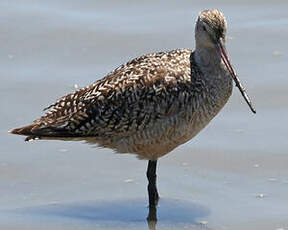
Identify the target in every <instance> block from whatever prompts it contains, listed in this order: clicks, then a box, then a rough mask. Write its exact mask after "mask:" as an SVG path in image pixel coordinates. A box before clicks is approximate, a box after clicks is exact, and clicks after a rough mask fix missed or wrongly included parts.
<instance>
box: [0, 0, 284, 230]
mask: <svg viewBox="0 0 288 230" xmlns="http://www.w3.org/2000/svg"><path fill="white" fill-rule="evenodd" d="M287 7H288V3H287V2H286V1H273V3H272V2H270V1H266V2H265V1H257V0H254V1H252V2H251V1H233V2H232V1H224V0H223V1H214V3H213V4H211V3H208V1H197V2H193V3H192V2H191V1H181V4H180V3H179V2H176V1H157V3H155V2H153V1H145V2H141V3H140V2H133V3H131V2H129V1H106V2H105V3H99V2H96V1H89V0H88V1H85V4H84V3H83V2H80V1H74V0H73V1H71V0H70V1H67V0H63V1H61V2H59V1H35V0H29V1H28V0H25V1H17V0H16V1H13V2H12V1H7V0H2V1H1V3H0V19H1V20H0V44H1V45H0V46H1V55H0V63H1V68H0V77H1V85H0V98H1V100H0V103H1V108H2V109H1V118H2V119H1V120H0V122H1V125H0V135H1V138H0V140H1V144H0V153H1V154H0V188H1V189H0V204H1V207H0V227H1V229H7V230H9V229H13V230H14V229H21V230H23V229H29V230H31V229H69V230H73V229H89V230H90V229H147V228H148V225H147V223H146V216H147V213H148V209H147V194H146V183H147V182H146V178H145V170H146V164H147V162H146V161H139V160H138V159H136V158H135V157H134V156H131V155H118V154H113V153H112V151H110V150H107V149H98V148H92V147H91V146H88V145H85V144H82V143H80V142H60V141H41V142H33V143H25V142H24V141H23V138H22V137H17V136H12V135H8V134H7V130H9V129H11V128H13V127H18V126H21V125H24V124H28V123H29V122H31V121H32V120H33V119H35V118H37V117H38V116H40V115H41V114H42V113H41V109H42V108H44V107H45V106H47V105H49V104H50V103H52V102H54V101H55V100H56V99H57V98H59V97H60V96H63V95H64V94H66V93H68V92H71V91H73V90H74V89H73V86H74V84H77V85H79V86H80V87H82V86H86V85H88V84H90V83H92V82H94V81H95V80H97V79H99V78H101V77H102V76H104V75H105V74H107V72H109V71H111V70H112V69H114V68H116V67H117V66H118V65H120V64H121V63H124V62H126V61H128V60H129V59H131V58H133V57H136V56H139V55H141V54H144V53H149V52H154V51H160V50H170V49H174V48H182V47H190V48H193V46H194V41H193V40H194V39H193V31H194V28H193V27H194V22H195V18H196V16H197V14H198V12H199V11H201V10H203V9H207V8H218V9H220V10H221V11H223V13H224V14H225V15H226V17H227V20H228V36H229V38H228V40H227V48H228V51H229V54H230V56H231V59H232V63H233V64H234V66H235V68H236V70H237V72H238V74H239V76H240V78H241V80H242V82H243V84H244V85H245V86H246V88H247V91H248V93H249V95H250V96H251V98H252V99H253V102H254V104H255V106H256V109H257V114H256V115H253V114H252V113H251V112H250V111H249V108H248V107H247V105H246V104H245V102H244V101H243V99H242V98H241V96H240V94H239V92H238V90H237V89H235V90H234V93H233V96H232V97H231V99H230V101H229V103H228V104H227V106H225V108H224V109H223V111H221V113H220V114H219V115H218V116H217V117H216V118H215V119H214V120H213V121H212V122H211V124H210V125H209V126H208V127H207V128H206V129H205V130H203V131H202V132H201V133H200V134H199V135H198V136H197V137H196V138H195V139H193V140H192V141H190V142H189V143H187V144H185V145H183V146H181V147H179V148H177V149H176V150H174V151H173V152H172V153H170V154H169V155H168V156H166V157H163V158H162V159H160V161H159V167H158V176H159V177H158V178H159V180H158V183H159V185H158V187H159V192H160V196H161V198H162V199H161V200H160V207H159V209H158V223H157V229H217V230H222V229H223V230H224V229H233V230H237V229H239V230H240V229H241V230H242V229H262V230H266V229H267V230H268V229H281V228H282V229H288V215H287V213H288V199H287V194H288V169H287V162H288V154H287V149H288V142H287V128H288V127H287V124H288V95H287V91H288V78H287V74H286V66H287V61H288V55H287V54H288V45H287V36H288V31H287V26H288V17H287V10H286V9H287ZM206 222H207V223H206ZM201 223H202V224H201ZM203 223H205V224H204V225H203ZM150 227H151V226H150Z"/></svg>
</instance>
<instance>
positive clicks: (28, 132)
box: [8, 124, 40, 141]
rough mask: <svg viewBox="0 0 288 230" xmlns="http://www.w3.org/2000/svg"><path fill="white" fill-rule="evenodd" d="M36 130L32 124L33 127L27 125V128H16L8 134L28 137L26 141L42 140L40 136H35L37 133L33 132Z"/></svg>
mask: <svg viewBox="0 0 288 230" xmlns="http://www.w3.org/2000/svg"><path fill="white" fill-rule="evenodd" d="M34 128H35V125H34V124H32V125H27V126H24V127H20V128H16V129H11V130H9V131H8V132H9V133H11V134H17V135H24V136H27V137H26V139H25V141H31V140H36V139H40V136H39V135H35V133H34V132H33V129H34Z"/></svg>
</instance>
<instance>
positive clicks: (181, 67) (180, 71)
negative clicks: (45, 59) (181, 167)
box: [12, 49, 212, 158]
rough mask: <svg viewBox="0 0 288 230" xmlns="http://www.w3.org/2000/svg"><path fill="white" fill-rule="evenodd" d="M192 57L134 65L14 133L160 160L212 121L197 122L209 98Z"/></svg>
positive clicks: (156, 56)
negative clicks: (80, 141)
mask: <svg viewBox="0 0 288 230" xmlns="http://www.w3.org/2000/svg"><path fill="white" fill-rule="evenodd" d="M193 55H194V53H193V52H192V51H191V50H189V49H180V50H173V51H170V52H161V53H153V54H148V55H144V56H141V57H139V58H136V59H133V60H132V61H130V62H128V63H127V64H124V65H122V66H120V67H119V68H117V69H115V70H114V71H113V72H111V73H109V74H108V75H107V76H106V77H105V78H103V79H100V80H98V81H96V82H95V83H94V84H92V85H90V86H88V87H86V88H82V89H80V90H78V91H76V92H75V93H71V94H68V95H67V96H64V97H62V98H60V99H59V100H58V101H57V102H56V103H55V104H53V105H51V106H49V107H48V108H47V112H46V114H45V115H44V116H43V117H41V118H40V119H38V120H36V121H34V122H33V123H32V124H31V125H29V126H25V127H23V128H19V129H15V130H12V133H17V134H22V135H27V136H30V138H31V137H32V138H34V137H39V138H52V139H55V138H56V139H57V138H61V139H70V138H78V139H84V140H86V141H88V142H92V143H97V144H98V145H100V146H104V147H109V148H112V149H114V150H116V151H117V152H130V153H138V154H140V157H141V156H142V157H144V158H153V156H150V155H151V154H152V155H153V154H154V156H157V157H158V156H160V155H164V154H166V153H168V152H169V151H171V150H172V149H174V148H175V147H177V146H178V145H179V144H182V143H184V142H186V141H188V140H189V139H190V138H192V137H193V136H194V135H196V134H197V133H198V132H199V131H200V130H201V129H202V128H203V127H204V126H205V125H206V124H207V123H208V122H209V121H210V119H212V117H211V118H209V117H208V118H204V117H203V116H200V115H201V112H202V111H200V110H199V108H200V107H201V105H203V104H205V103H207V102H205V100H206V99H205V95H207V94H206V93H207V92H205V90H206V88H205V82H203V79H202V78H201V72H200V70H199V68H198V66H197V64H196V63H195V60H194V57H193ZM192 123H193V124H192ZM189 124H190V126H189ZM28 139H29V137H28Z"/></svg>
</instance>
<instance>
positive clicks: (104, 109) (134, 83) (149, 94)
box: [10, 10, 256, 207]
mask: <svg viewBox="0 0 288 230" xmlns="http://www.w3.org/2000/svg"><path fill="white" fill-rule="evenodd" d="M225 35H226V20H225V18H224V16H223V14H222V13H221V12H219V11H218V10H205V11H203V12H201V13H200V15H199V17H198V20H197V22H196V27H195V39H196V48H195V50H194V51H192V50H190V49H178V50H173V51H169V52H160V53H152V54H148V55H144V56H141V57H139V58H136V59H133V60H132V61H130V62H128V63H127V64H124V65H122V66H120V67H119V68H117V69H115V70H114V71H112V72H111V73H109V74H108V75H107V76H106V77H104V78H103V79H101V80H98V81H96V82H95V83H94V84H92V85H90V86H88V87H86V88H82V89H80V90H78V91H76V92H75V93H71V94H68V95H67V96H64V97H62V98H60V99H59V100H58V101H57V102H56V103H55V104H53V105H51V106H49V107H48V108H47V110H48V111H47V113H46V114H45V115H44V116H42V117H41V118H39V119H38V120H36V121H34V122H33V123H32V124H31V125H28V126H25V127H22V128H17V129H13V130H11V131H10V133H13V134H20V135H26V136H28V137H27V138H26V140H32V139H63V140H85V141H87V142H89V143H95V144H98V145H99V146H102V147H107V148H111V149H113V150H115V151H116V152H119V153H135V154H137V155H138V156H139V158H143V159H147V160H149V163H148V169H147V177H148V181H149V184H148V194H149V206H150V207H155V206H156V205H157V203H158V199H159V196H158V192H157V188H156V165H157V159H158V158H159V157H161V156H163V155H165V154H167V153H169V152H170V151H172V150H173V149H174V148H176V147H177V146H179V145H181V144H183V143H185V142H187V141H188V140H190V139H191V138H193V137H194V136H195V135H196V134H197V133H198V132H199V131H200V130H202V129H203V128H204V127H205V126H206V125H207V124H208V123H209V121H210V120H211V119H212V118H213V117H214V116H215V115H216V114H217V113H218V112H219V111H220V110H221V108H222V107H223V106H224V105H225V104H226V102H227V100H228V98H229V97H230V95H231V93H232V83H233V80H234V81H235V83H236V86H237V87H238V88H239V90H240V91H241V93H242V95H243V96H244V98H245V100H246V102H247V103H248V105H249V106H250V108H251V110H252V111H253V112H254V113H255V112H256V111H255V109H254V108H253V106H252V105H251V102H250V99H249V97H248V96H247V94H246V93H245V90H244V89H243V87H242V85H241V84H240V81H239V79H238V78H237V76H236V73H235V71H234V69H233V67H232V65H231V64H230V61H229V58H228V56H227V53H226V49H225Z"/></svg>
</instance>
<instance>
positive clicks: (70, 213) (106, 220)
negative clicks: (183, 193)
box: [17, 199, 209, 230]
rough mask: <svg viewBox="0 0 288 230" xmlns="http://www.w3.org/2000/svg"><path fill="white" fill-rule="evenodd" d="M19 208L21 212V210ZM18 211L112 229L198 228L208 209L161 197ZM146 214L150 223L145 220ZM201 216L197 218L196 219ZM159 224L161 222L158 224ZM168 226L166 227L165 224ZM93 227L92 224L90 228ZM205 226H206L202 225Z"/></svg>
mask: <svg viewBox="0 0 288 230" xmlns="http://www.w3.org/2000/svg"><path fill="white" fill-rule="evenodd" d="M19 212H20V213H19ZM17 214H18V215H19V214H21V215H29V216H32V217H33V218H36V219H37V218H39V215H40V216H41V219H43V218H49V220H50V219H51V218H70V219H73V220H74V221H78V220H80V221H88V222H90V223H91V222H92V223H97V226H100V228H98V227H97V229H107V228H109V229H111V228H117V229H118V228H119V226H123V229H143V228H144V227H145V225H146V226H147V224H148V229H149V230H156V229H158V230H159V229H160V228H161V229H162V227H163V225H164V229H165V228H167V225H168V226H175V225H177V226H182V225H184V226H189V229H199V224H198V221H199V219H205V217H207V215H208V214H209V211H208V210H207V209H206V208H204V207H202V206H199V205H196V204H194V203H190V202H187V201H185V202H183V201H179V200H167V199H161V201H160V203H159V206H158V209H157V210H156V208H154V209H153V208H150V209H149V213H148V217H147V206H146V202H145V201H143V200H121V201H99V202H95V201H92V202H88V201H86V202H81V203H69V204H56V205H55V204H54V205H53V206H51V205H46V206H38V207H30V208H23V209H21V210H19V211H17ZM145 217H147V223H145V222H146V221H145ZM197 220H198V221H197ZM156 224H157V225H159V226H160V228H159V226H157V227H158V228H156ZM165 226H166V227H165ZM91 229H92V228H91ZM201 229H203V228H201Z"/></svg>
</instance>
